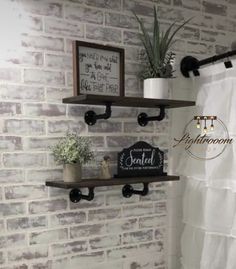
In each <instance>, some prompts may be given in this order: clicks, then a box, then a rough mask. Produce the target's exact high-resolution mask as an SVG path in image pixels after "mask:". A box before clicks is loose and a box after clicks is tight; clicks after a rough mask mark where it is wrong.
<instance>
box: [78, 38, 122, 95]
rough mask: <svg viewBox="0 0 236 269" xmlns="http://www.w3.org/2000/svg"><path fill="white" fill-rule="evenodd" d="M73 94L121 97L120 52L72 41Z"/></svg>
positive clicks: (118, 49) (119, 50) (117, 49)
mask: <svg viewBox="0 0 236 269" xmlns="http://www.w3.org/2000/svg"><path fill="white" fill-rule="evenodd" d="M73 79H74V95H75V96H77V95H79V94H95V95H105V96H124V49H121V48H116V47H110V46H103V45H99V44H93V43H88V42H84V41H74V42H73Z"/></svg>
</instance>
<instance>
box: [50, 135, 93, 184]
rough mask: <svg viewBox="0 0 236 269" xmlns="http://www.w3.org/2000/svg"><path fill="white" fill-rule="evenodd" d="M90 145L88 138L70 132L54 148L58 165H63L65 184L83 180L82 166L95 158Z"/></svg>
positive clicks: (53, 151)
mask: <svg viewBox="0 0 236 269" xmlns="http://www.w3.org/2000/svg"><path fill="white" fill-rule="evenodd" d="M90 144H91V143H90V140H89V139H88V138H87V137H81V136H78V135H77V134H76V133H69V132H68V133H67V134H66V136H65V137H64V138H62V139H60V140H59V142H58V143H57V144H56V145H55V146H54V147H52V154H53V156H54V159H55V161H56V163H58V164H63V180H64V181H65V182H77V181H80V180H81V179H82V165H83V164H86V163H88V162H89V161H91V160H92V159H93V157H94V155H93V152H92V151H91V149H90Z"/></svg>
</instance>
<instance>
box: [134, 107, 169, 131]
mask: <svg viewBox="0 0 236 269" xmlns="http://www.w3.org/2000/svg"><path fill="white" fill-rule="evenodd" d="M159 108H160V113H159V115H158V116H153V117H148V115H147V114H146V113H140V114H139V115H138V123H139V125H140V126H142V127H144V126H146V125H147V124H148V122H149V121H162V120H163V119H164V118H165V108H166V107H165V106H159Z"/></svg>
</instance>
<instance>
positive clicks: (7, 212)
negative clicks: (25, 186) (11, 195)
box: [0, 203, 26, 217]
mask: <svg viewBox="0 0 236 269" xmlns="http://www.w3.org/2000/svg"><path fill="white" fill-rule="evenodd" d="M25 209H26V208H25V204H24V203H7V204H6V203H0V217H6V216H15V215H21V214H25V212H26V210H25Z"/></svg>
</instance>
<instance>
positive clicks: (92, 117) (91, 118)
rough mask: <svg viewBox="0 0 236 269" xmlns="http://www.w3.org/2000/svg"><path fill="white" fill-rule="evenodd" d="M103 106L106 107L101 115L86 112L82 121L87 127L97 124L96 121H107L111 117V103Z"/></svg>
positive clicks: (91, 111) (90, 111)
mask: <svg viewBox="0 0 236 269" xmlns="http://www.w3.org/2000/svg"><path fill="white" fill-rule="evenodd" d="M105 106H106V109H105V112H104V113H103V114H96V112H94V111H93V110H89V111H87V112H86V113H85V115H84V121H85V122H86V123H87V124H88V125H90V126H92V125H94V124H95V123H96V122H97V120H100V119H105V120H107V119H109V118H110V117H111V102H107V103H105Z"/></svg>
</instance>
